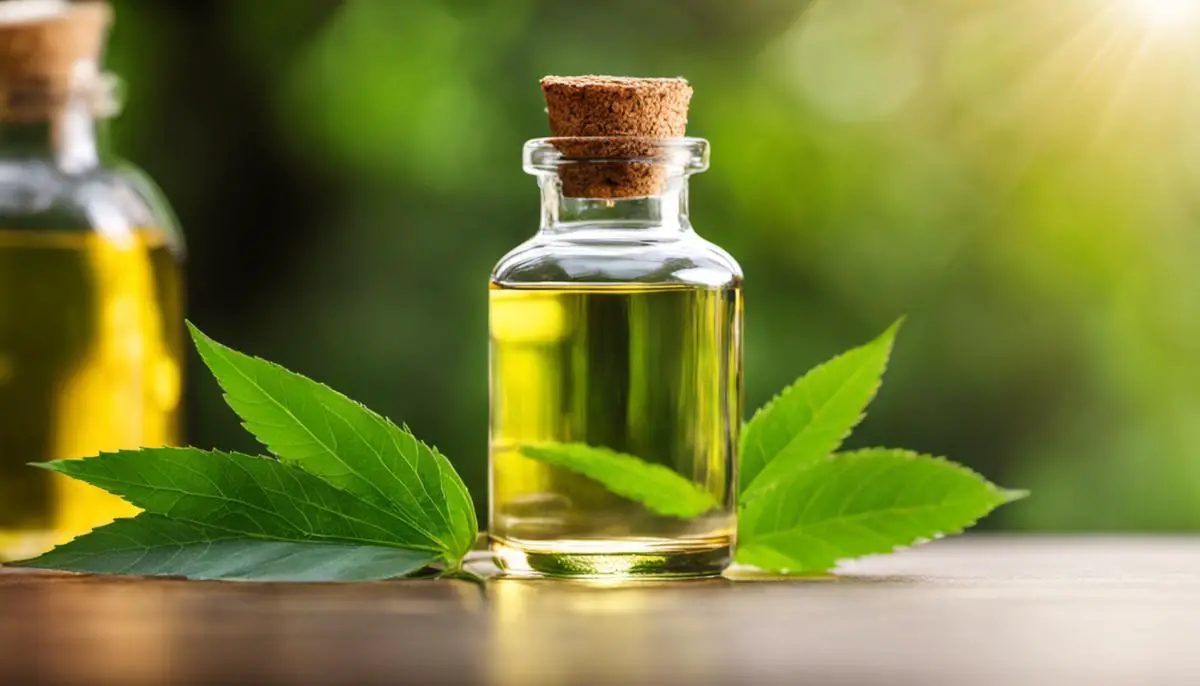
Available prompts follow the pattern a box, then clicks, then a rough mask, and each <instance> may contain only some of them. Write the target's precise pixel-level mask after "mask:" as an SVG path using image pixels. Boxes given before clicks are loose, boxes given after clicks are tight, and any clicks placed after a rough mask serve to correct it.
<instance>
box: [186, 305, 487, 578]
mask: <svg viewBox="0 0 1200 686" xmlns="http://www.w3.org/2000/svg"><path fill="white" fill-rule="evenodd" d="M189 326H190V327H191V332H192V337H193V338H194V339H195V341H196V348H197V350H199V351H200V355H201V357H202V358H203V359H204V362H205V364H207V365H208V367H209V369H211V370H212V372H213V374H214V375H215V376H216V377H217V381H218V382H219V383H220V384H221V387H222V388H223V389H224V391H225V399H226V400H227V401H228V403H229V406H230V407H232V408H233V410H234V412H236V413H237V414H238V415H239V416H240V417H241V418H242V419H243V420H244V422H245V426H246V428H247V429H248V430H249V431H250V432H251V433H252V434H254V435H255V436H256V437H257V438H258V439H259V440H260V441H261V442H262V443H263V444H264V445H266V446H267V447H268V448H269V449H270V450H271V451H272V452H273V453H275V454H276V455H278V456H279V458H280V459H281V460H283V461H284V462H290V463H294V464H296V465H298V466H300V467H301V468H303V469H304V470H306V471H308V472H310V473H312V474H315V475H317V476H319V477H321V478H322V479H325V480H327V481H329V482H330V483H332V484H334V485H335V486H337V487H338V488H341V489H344V490H346V491H349V492H350V493H353V494H355V495H357V496H359V497H360V498H362V499H364V500H365V501H367V502H369V503H372V504H374V505H376V506H377V507H379V508H381V509H387V510H391V511H394V512H396V513H398V516H400V517H403V518H404V519H406V520H407V521H408V522H409V524H410V525H411V526H412V527H413V528H415V529H418V530H420V531H421V532H423V534H424V535H425V536H427V537H428V538H430V539H433V540H436V541H437V542H438V544H439V545H440V546H441V547H442V548H444V549H445V550H446V551H447V554H448V555H449V557H450V558H451V561H452V562H453V561H457V560H458V559H461V558H462V557H463V556H465V555H466V554H467V552H468V551H469V550H470V549H471V547H472V546H473V545H474V544H475V539H476V534H477V530H478V522H477V520H476V517H475V507H474V505H473V504H472V501H471V496H470V494H469V493H468V492H467V487H466V485H465V484H463V482H462V479H461V478H459V476H458V473H457V472H455V471H454V468H453V466H451V464H450V461H449V460H447V459H446V458H445V456H443V455H442V454H441V453H439V452H438V451H437V450H435V449H433V448H431V447H430V446H428V445H426V444H425V443H422V442H421V441H420V440H418V439H417V438H416V437H415V436H413V434H412V433H411V432H409V431H407V430H405V429H402V428H400V427H398V426H396V425H395V424H393V423H392V422H391V421H389V420H387V419H386V418H384V417H382V416H380V415H379V414H376V413H375V412H372V411H371V410H369V409H367V408H366V407H363V406H362V405H361V404H359V403H357V402H355V401H353V400H351V399H349V398H347V397H346V396H344V395H342V394H341V393H338V392H337V391H335V390H333V389H331V388H329V387H328V386H325V385H323V384H320V383H317V382H315V381H312V380H311V379H308V378H306V377H304V376H301V375H300V374H296V373H294V372H290V371H288V370H286V369H284V368H283V367H280V366H279V365H276V364H274V363H271V362H267V361H265V360H261V359H259V358H256V357H251V356H248V355H243V354H242V353H239V352H237V351H235V350H233V349H231V348H228V347H226V346H223V345H221V344H220V343H217V342H216V341H214V340H212V339H211V338H209V337H207V336H205V335H204V334H203V333H201V332H200V330H199V329H197V328H195V327H194V326H191V325H190V324H189Z"/></svg>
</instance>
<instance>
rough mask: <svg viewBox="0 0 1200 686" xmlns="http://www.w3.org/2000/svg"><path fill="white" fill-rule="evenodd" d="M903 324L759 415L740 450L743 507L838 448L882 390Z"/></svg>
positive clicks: (817, 372) (810, 376)
mask: <svg viewBox="0 0 1200 686" xmlns="http://www.w3.org/2000/svg"><path fill="white" fill-rule="evenodd" d="M901 321H902V320H901ZM900 324H901V322H900V321H898V322H896V323H895V324H893V325H892V326H891V327H890V328H889V329H888V330H887V331H885V332H884V333H883V335H881V336H880V337H879V338H877V339H875V340H874V341H872V342H870V343H868V344H867V345H864V346H862V347H859V348H855V349H853V350H850V351H848V352H846V353H843V354H842V355H839V356H838V357H835V358H833V359H832V360H830V361H828V362H826V363H824V364H822V365H820V366H819V367H816V368H814V369H813V370H811V371H809V372H808V373H807V374H805V375H804V376H803V377H801V378H800V379H799V380H798V381H796V382H795V383H793V384H792V385H791V386H789V387H787V388H786V389H784V390H783V392H782V393H780V394H779V395H778V396H776V398H775V399H774V400H772V401H771V402H769V403H767V404H766V405H765V406H763V407H762V408H761V409H760V410H759V411H758V412H756V413H755V415H754V417H753V418H751V420H750V421H749V422H748V423H747V424H746V426H745V427H744V428H743V430H742V440H741V449H740V451H739V455H740V457H739V460H740V462H739V465H738V466H739V474H740V476H739V482H740V484H741V495H742V498H741V502H742V503H743V504H746V503H749V502H750V501H751V500H753V499H754V498H755V497H756V495H757V494H758V493H760V492H761V491H762V490H763V489H766V488H769V487H770V486H771V484H772V483H773V482H775V481H777V480H779V479H782V478H786V477H789V476H790V475H792V474H794V473H795V472H796V471H798V470H801V469H804V468H805V467H808V466H809V465H811V464H813V463H814V462H816V461H817V460H820V459H821V458H823V457H825V456H827V455H829V454H830V453H832V452H833V451H835V450H837V449H838V447H839V446H840V445H841V444H842V441H843V440H845V438H846V436H848V435H849V434H850V431H851V430H852V429H853V428H854V427H855V426H856V425H857V424H858V423H859V421H861V420H862V417H863V412H864V411H865V410H866V408H867V405H869V404H870V402H871V400H872V399H873V398H874V397H875V392H876V391H877V390H878V389H879V385H880V383H881V382H882V379H883V372H884V370H885V369H886V368H887V363H888V358H889V357H890V356H891V352H892V343H893V341H894V340H895V338H896V331H897V330H898V329H899V327H900Z"/></svg>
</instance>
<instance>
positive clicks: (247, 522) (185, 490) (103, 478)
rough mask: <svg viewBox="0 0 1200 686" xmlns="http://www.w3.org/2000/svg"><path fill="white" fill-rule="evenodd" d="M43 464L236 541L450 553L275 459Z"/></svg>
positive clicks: (178, 451)
mask: <svg viewBox="0 0 1200 686" xmlns="http://www.w3.org/2000/svg"><path fill="white" fill-rule="evenodd" d="M38 466H41V467H43V468H45V469H50V470H53V471H56V472H59V473H61V474H66V475H67V476H69V477H72V478H75V479H79V480H80V481H85V482H87V483H89V484H92V485H93V486H98V487H99V488H102V489H104V490H106V491H108V492H110V493H113V494H115V495H119V496H121V497H122V498H124V499H125V500H128V501H129V502H130V503H132V504H134V505H136V506H137V507H140V508H141V509H143V510H145V511H147V512H150V513H153V514H159V515H162V516H164V517H168V518H170V519H173V520H176V521H180V522H185V523H190V524H196V525H200V526H204V527H206V528H207V529H212V530H218V531H223V532H225V533H226V534H230V535H235V536H238V537H245V538H254V539H259V540H267V541H272V540H283V541H328V542H337V543H349V544H355V545H378V546H385V547H386V546H391V547H402V548H411V549H415V550H424V551H428V552H431V553H433V554H435V555H447V554H449V551H447V550H446V548H445V547H444V546H442V545H441V543H440V542H439V541H437V540H434V539H432V538H430V537H429V536H427V535H426V534H425V533H424V532H422V531H419V530H417V529H416V528H414V527H413V526H412V525H411V524H410V523H409V522H408V520H406V519H404V518H403V517H400V516H399V515H397V514H396V513H395V512H392V511H390V510H388V509H386V508H382V507H379V506H378V505H376V504H374V503H371V502H369V501H366V500H363V499H361V498H359V497H357V496H355V495H354V494H352V493H348V492H346V491H343V490H341V489H339V488H336V487H335V486H333V485H331V484H329V483H327V482H325V481H323V480H321V479H320V478H319V477H316V476H313V475H312V474H309V473H308V472H306V471H304V470H302V469H300V468H299V467H296V466H293V465H289V464H285V463H282V462H279V461H277V460H273V459H270V458H263V457H251V456H249V455H242V454H239V453H224V452H217V451H214V452H206V451H203V450H198V449H195V448H144V449H142V450H132V451H123V452H117V453H106V454H103V455H101V456H99V457H92V458H85V459H81V460H58V461H55V462H48V463H45V464H43V465H38ZM448 561H453V560H448Z"/></svg>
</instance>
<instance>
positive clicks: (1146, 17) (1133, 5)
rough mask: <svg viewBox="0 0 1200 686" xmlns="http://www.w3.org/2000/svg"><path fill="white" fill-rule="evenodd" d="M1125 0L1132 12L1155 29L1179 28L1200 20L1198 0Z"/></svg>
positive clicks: (1199, 3)
mask: <svg viewBox="0 0 1200 686" xmlns="http://www.w3.org/2000/svg"><path fill="white" fill-rule="evenodd" d="M1126 1H1127V2H1128V3H1129V5H1130V9H1132V10H1133V12H1134V14H1136V15H1137V16H1138V17H1140V18H1141V20H1142V21H1144V22H1145V23H1146V24H1148V25H1149V26H1151V27H1153V28H1155V29H1162V30H1174V29H1181V28H1185V27H1187V26H1189V25H1194V24H1195V23H1196V22H1197V20H1200V0H1126Z"/></svg>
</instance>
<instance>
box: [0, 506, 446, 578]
mask: <svg viewBox="0 0 1200 686" xmlns="http://www.w3.org/2000/svg"><path fill="white" fill-rule="evenodd" d="M436 560H437V555H436V554H434V553H431V552H429V551H423V550H409V549H405V548H385V547H381V546H364V545H348V544H338V543H315V542H312V541H307V540H295V541H265V540H260V539H250V538H244V537H241V536H239V535H236V534H230V533H228V532H226V531H223V530H220V529H211V528H208V527H204V526H200V525H197V524H189V523H187V522H181V521H177V520H173V519H167V518H166V517H163V516H161V515H156V514H149V513H142V514H140V515H138V516H137V517H134V518H132V519H118V520H117V521H115V522H113V523H111V524H108V525H106V526H102V527H100V528H98V529H95V530H94V531H92V532H91V533H89V534H85V535H83V536H80V537H79V538H76V539H75V540H73V541H70V542H68V543H65V544H63V545H60V546H58V547H57V548H55V549H54V550H52V551H50V552H48V553H46V554H45V555H42V556H41V557H37V558H34V559H32V560H26V561H24V562H20V563H17V566H21V567H32V568H38V569H57V570H62V571H69V572H84V573H89V574H127V575H138V576H181V577H186V578H189V579H200V580H221V581H308V582H315V581H372V580H377V579H391V578H396V577H401V576H405V575H407V574H411V573H413V572H415V571H418V570H420V569H422V568H424V567H426V566H428V565H430V564H432V563H433V562H434V561H436Z"/></svg>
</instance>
